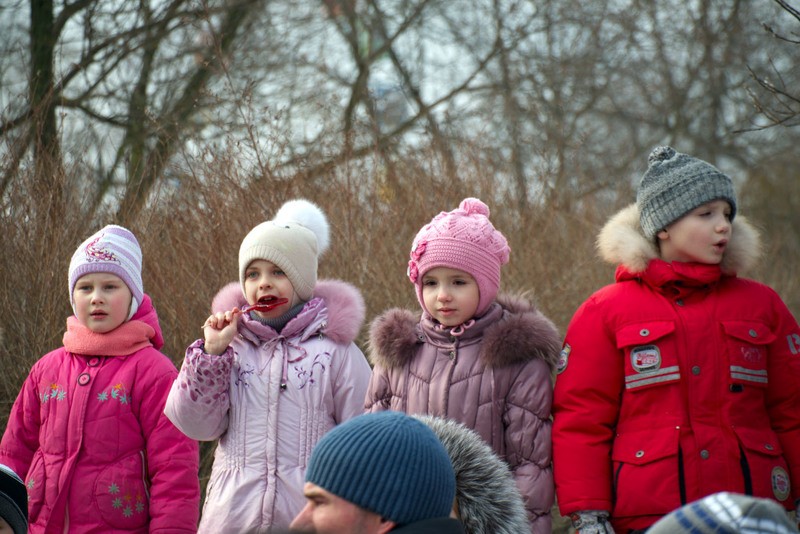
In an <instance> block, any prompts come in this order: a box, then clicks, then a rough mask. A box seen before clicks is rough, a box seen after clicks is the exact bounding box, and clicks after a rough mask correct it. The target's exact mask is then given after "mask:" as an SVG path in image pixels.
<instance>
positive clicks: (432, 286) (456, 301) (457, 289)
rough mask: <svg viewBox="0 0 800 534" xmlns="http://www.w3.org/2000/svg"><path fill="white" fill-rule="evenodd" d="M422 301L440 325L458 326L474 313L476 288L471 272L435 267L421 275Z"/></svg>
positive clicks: (478, 297)
mask: <svg viewBox="0 0 800 534" xmlns="http://www.w3.org/2000/svg"><path fill="white" fill-rule="evenodd" d="M422 300H423V301H424V302H425V308H426V309H427V310H428V313H429V314H430V315H431V317H433V318H434V319H436V320H437V321H439V322H440V323H441V324H443V325H444V326H458V325H460V324H461V323H463V322H465V321H468V320H470V319H472V317H473V316H474V315H475V311H476V310H477V309H478V302H479V301H480V291H478V283H477V282H476V281H475V279H474V278H473V277H472V275H471V274H469V273H466V272H464V271H459V270H458V269H450V268H448V267H436V268H434V269H431V270H430V271H428V272H426V273H425V275H424V276H423V277H422Z"/></svg>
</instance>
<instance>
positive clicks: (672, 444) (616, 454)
mask: <svg viewBox="0 0 800 534" xmlns="http://www.w3.org/2000/svg"><path fill="white" fill-rule="evenodd" d="M679 437H680V430H679V429H677V428H675V427H671V428H659V429H650V430H639V431H634V432H627V433H625V434H620V435H618V436H617V437H616V439H615V440H614V445H613V448H612V451H611V459H612V465H613V469H614V493H615V503H614V511H613V513H612V514H611V515H612V516H615V517H631V516H642V515H664V514H667V513H669V512H670V511H672V510H674V509H675V508H678V507H679V506H680V505H681V499H680V496H681V487H680V486H681V480H680V472H681V469H680V465H679V454H678V451H679Z"/></svg>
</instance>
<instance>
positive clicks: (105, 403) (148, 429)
mask: <svg viewBox="0 0 800 534" xmlns="http://www.w3.org/2000/svg"><path fill="white" fill-rule="evenodd" d="M67 328H68V330H67V332H66V333H65V334H64V347H62V348H60V349H58V350H55V351H53V352H50V353H49V354H47V355H45V356H44V357H42V358H41V359H40V360H39V361H38V362H36V364H35V365H34V366H33V368H32V369H31V372H30V374H29V375H28V378H27V379H26V380H25V382H24V384H23V385H22V390H21V391H20V394H19V396H18V397H17V400H16V402H15V403H14V407H13V408H12V410H11V415H10V417H9V421H8V427H7V428H6V432H5V434H4V435H3V440H2V442H1V443H0V463H3V464H6V465H8V466H10V467H11V468H12V469H14V470H15V471H16V472H17V473H19V474H20V476H21V477H23V478H24V479H25V484H26V486H27V488H28V497H29V503H28V504H29V506H28V508H29V515H30V532H31V533H40V532H46V533H61V532H65V531H69V532H81V533H94V532H96V533H109V532H126V533H130V532H141V533H144V532H159V533H186V532H195V531H196V525H197V517H198V507H199V500H200V485H199V482H198V479H197V469H198V447H197V443H196V442H194V441H192V440H190V439H188V438H186V437H185V436H184V435H183V434H181V433H180V432H179V431H178V430H177V429H176V428H175V427H174V426H173V425H172V423H170V421H169V420H168V419H167V418H166V417H165V416H164V415H163V407H164V401H165V400H166V397H167V393H168V391H169V388H170V386H171V385H172V382H173V381H174V380H175V376H176V375H177V369H176V368H175V366H174V365H173V364H172V362H171V361H170V360H169V359H168V358H167V357H166V356H164V355H163V354H161V353H160V352H159V351H158V348H160V347H161V345H162V341H161V328H160V326H159V324H158V317H157V316H156V311H155V309H154V308H153V306H152V303H151V302H150V298H149V297H147V296H145V298H144V300H143V302H142V305H141V306H140V307H139V310H138V311H137V313H136V315H134V317H133V318H132V319H131V320H130V321H128V322H126V323H124V324H123V325H121V326H120V327H118V328H116V329H115V330H113V331H112V332H109V333H108V334H95V333H93V332H90V331H89V330H88V329H86V328H85V327H83V326H82V325H80V323H78V321H77V319H76V318H75V317H70V318H69V319H68V320H67ZM78 351H80V352H78Z"/></svg>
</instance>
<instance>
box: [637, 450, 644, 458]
mask: <svg viewBox="0 0 800 534" xmlns="http://www.w3.org/2000/svg"><path fill="white" fill-rule="evenodd" d="M642 456H644V451H636V457H637V458H641V457H642Z"/></svg>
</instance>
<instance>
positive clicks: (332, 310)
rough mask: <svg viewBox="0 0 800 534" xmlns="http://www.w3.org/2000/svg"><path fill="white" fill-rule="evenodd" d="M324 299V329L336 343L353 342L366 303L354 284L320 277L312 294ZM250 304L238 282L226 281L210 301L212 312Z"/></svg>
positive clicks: (362, 320) (360, 324)
mask: <svg viewBox="0 0 800 534" xmlns="http://www.w3.org/2000/svg"><path fill="white" fill-rule="evenodd" d="M311 298H312V300H313V299H315V298H319V299H322V301H323V302H324V303H325V307H326V308H327V316H328V319H327V321H326V322H325V324H324V325H323V327H322V328H321V332H322V333H324V334H325V336H327V337H328V338H330V339H331V340H333V341H334V342H335V343H344V344H347V343H351V342H353V341H355V339H356V337H358V333H359V332H360V331H361V326H362V325H363V324H364V318H365V316H366V309H367V308H366V305H365V304H364V298H363V297H362V296H361V292H360V291H359V290H358V289H356V287H355V286H353V285H351V284H348V283H347V282H342V281H341V280H318V281H317V285H316V286H315V287H314V292H313V294H312V296H311ZM246 305H247V300H246V299H245V298H244V295H243V294H242V286H241V285H240V284H239V282H231V283H229V284H227V285H225V286H224V287H223V288H222V289H220V290H219V292H218V293H217V294H216V296H215V297H214V300H213V301H212V302H211V313H217V312H221V311H227V310H231V309H233V308H234V307H238V308H241V307H242V306H246Z"/></svg>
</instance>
